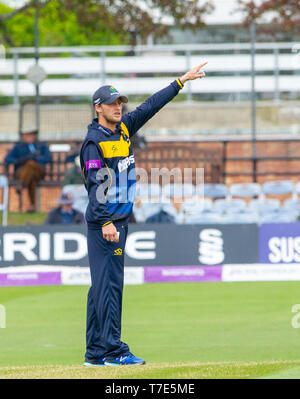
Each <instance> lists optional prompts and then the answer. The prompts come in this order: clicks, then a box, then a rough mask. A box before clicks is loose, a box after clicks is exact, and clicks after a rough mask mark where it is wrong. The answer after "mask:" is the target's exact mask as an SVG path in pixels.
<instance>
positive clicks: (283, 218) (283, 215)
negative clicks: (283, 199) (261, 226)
mask: <svg viewBox="0 0 300 399" xmlns="http://www.w3.org/2000/svg"><path fill="white" fill-rule="evenodd" d="M297 216H298V213H297V212H295V211H285V210H282V209H279V210H278V211H274V212H269V213H264V214H262V215H261V217H260V223H292V222H296V221H297Z"/></svg>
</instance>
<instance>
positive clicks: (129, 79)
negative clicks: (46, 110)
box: [0, 42, 300, 104]
mask: <svg viewBox="0 0 300 399" xmlns="http://www.w3.org/2000/svg"><path fill="white" fill-rule="evenodd" d="M255 50H256V57H257V62H256V72H257V73H259V76H257V77H256V90H257V91H258V92H267V93H273V98H274V100H276V99H278V98H279V97H280V92H282V91H284V92H286V91H288V92H294V93H299V91H300V88H299V84H298V80H299V75H297V74H298V73H299V69H300V43H285V42H282V43H256V45H255ZM34 52H35V49H34V48H33V47H28V48H10V49H8V50H7V58H6V66H4V67H3V66H2V68H1V71H0V74H1V75H3V76H6V79H2V80H1V82H0V92H1V91H2V93H3V94H5V95H9V96H13V98H14V104H19V96H23V95H34V86H33V85H32V84H31V83H30V82H29V81H27V79H26V78H25V79H24V75H26V72H27V69H28V67H29V66H30V65H31V64H34ZM250 52H251V44H250V43H226V44H214V46H211V45H205V44H199V45H188V44H187V45H152V46H136V47H134V48H133V47H131V46H80V47H41V48H40V49H39V53H40V60H39V64H40V65H41V66H42V67H43V68H44V69H45V71H46V73H47V74H48V77H49V78H48V79H47V80H46V81H45V82H43V83H42V84H41V95H42V96H43V95H44V96H55V95H57V96H63V95H71V94H74V95H86V96H90V95H91V93H92V92H93V91H94V90H95V87H98V86H99V85H100V84H105V83H110V84H114V85H115V86H117V87H118V88H119V90H122V91H124V92H126V93H127V94H129V95H130V94H149V93H150V92H154V91H156V90H158V89H159V88H161V87H163V86H164V85H166V84H168V82H169V81H170V79H173V78H174V77H175V76H178V74H179V73H183V72H185V71H186V70H188V69H189V68H190V67H191V66H193V65H195V64H197V63H199V62H201V61H203V60H207V61H208V62H209V64H208V66H207V71H208V73H209V74H210V79H207V80H205V79H204V80H203V84H201V85H191V84H190V82H188V83H187V84H186V88H185V90H184V91H185V92H186V99H187V100H191V99H192V94H193V93H208V94H209V93H242V92H249V91H251V79H250V73H251V54H250ZM62 54H64V57H60V56H58V55H62ZM66 54H69V57H65V55H66ZM53 55H55V56H54V57H53ZM50 56H52V57H50ZM59 74H64V75H68V76H64V77H60V78H57V77H55V76H57V75H59ZM124 75H126V76H124ZM153 75H155V76H153ZM166 75H167V76H166ZM133 76H136V77H133Z"/></svg>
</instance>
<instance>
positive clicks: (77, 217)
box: [45, 193, 85, 224]
mask: <svg viewBox="0 0 300 399" xmlns="http://www.w3.org/2000/svg"><path fill="white" fill-rule="evenodd" d="M57 202H58V204H59V206H58V207H57V208H54V209H52V210H51V211H50V212H49V213H48V216H47V218H46V220H45V224H82V223H85V218H84V215H83V213H82V212H80V211H77V210H76V209H74V208H73V197H72V195H71V194H70V193H62V194H61V196H60V197H59V198H58V201H57Z"/></svg>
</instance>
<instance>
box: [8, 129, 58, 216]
mask: <svg viewBox="0 0 300 399" xmlns="http://www.w3.org/2000/svg"><path fill="white" fill-rule="evenodd" d="M37 133H38V131H37V130H36V129H30V130H27V131H23V132H22V133H21V141H19V142H18V143H16V144H15V145H14V147H13V148H12V149H11V150H10V151H9V153H8V154H7V156H6V158H5V160H4V163H5V164H14V165H15V177H16V179H17V180H18V181H19V183H18V185H17V187H16V190H17V192H18V194H20V195H21V193H22V189H23V188H24V187H26V188H27V190H28V194H29V200H30V207H29V209H28V212H34V211H35V210H36V187H37V184H38V182H39V181H41V180H42V179H43V178H44V177H45V174H46V172H45V166H46V164H47V163H48V162H51V153H50V151H49V148H48V145H47V144H46V143H44V142H40V141H39V140H38V137H37Z"/></svg>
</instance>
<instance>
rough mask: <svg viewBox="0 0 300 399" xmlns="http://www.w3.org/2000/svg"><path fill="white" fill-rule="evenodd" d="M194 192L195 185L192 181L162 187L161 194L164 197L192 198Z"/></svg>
mask: <svg viewBox="0 0 300 399" xmlns="http://www.w3.org/2000/svg"><path fill="white" fill-rule="evenodd" d="M195 192H196V190H195V186H194V185H193V184H192V183H182V184H181V183H173V184H166V185H164V186H163V187H162V194H163V195H164V196H165V197H166V198H179V199H180V198H182V199H184V198H192V197H193V196H194V195H195Z"/></svg>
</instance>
